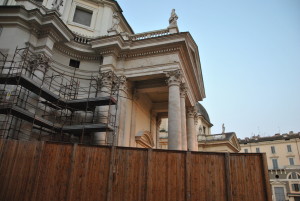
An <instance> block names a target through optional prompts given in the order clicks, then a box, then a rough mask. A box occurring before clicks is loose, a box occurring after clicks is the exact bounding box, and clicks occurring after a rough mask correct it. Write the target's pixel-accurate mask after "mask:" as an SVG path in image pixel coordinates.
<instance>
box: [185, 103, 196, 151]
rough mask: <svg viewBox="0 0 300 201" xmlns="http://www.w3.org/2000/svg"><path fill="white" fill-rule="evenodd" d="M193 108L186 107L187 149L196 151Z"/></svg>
mask: <svg viewBox="0 0 300 201" xmlns="http://www.w3.org/2000/svg"><path fill="white" fill-rule="evenodd" d="M195 113H196V112H195V108H194V107H188V108H187V148H188V150H189V151H197V149H196V147H195V144H196V134H195V131H196V130H195Z"/></svg>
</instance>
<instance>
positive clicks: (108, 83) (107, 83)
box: [99, 71, 114, 87]
mask: <svg viewBox="0 0 300 201" xmlns="http://www.w3.org/2000/svg"><path fill="white" fill-rule="evenodd" d="M113 79H114V72H113V71H107V72H103V73H100V74H99V81H100V86H102V87H112V84H113Z"/></svg>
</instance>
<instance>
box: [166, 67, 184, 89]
mask: <svg viewBox="0 0 300 201" xmlns="http://www.w3.org/2000/svg"><path fill="white" fill-rule="evenodd" d="M166 76H167V78H168V79H167V84H168V85H169V86H172V85H177V86H179V85H180V83H181V79H182V73H181V71H180V70H175V71H169V72H166Z"/></svg>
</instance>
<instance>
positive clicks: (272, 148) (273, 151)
mask: <svg viewBox="0 0 300 201" xmlns="http://www.w3.org/2000/svg"><path fill="white" fill-rule="evenodd" d="M271 152H272V154H275V153H276V151H275V147H274V146H271Z"/></svg>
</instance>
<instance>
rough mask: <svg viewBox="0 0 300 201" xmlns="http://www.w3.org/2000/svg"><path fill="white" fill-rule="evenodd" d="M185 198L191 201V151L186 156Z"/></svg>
mask: <svg viewBox="0 0 300 201" xmlns="http://www.w3.org/2000/svg"><path fill="white" fill-rule="evenodd" d="M185 190H186V193H185V200H186V201H191V152H190V151H187V152H186V156H185Z"/></svg>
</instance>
